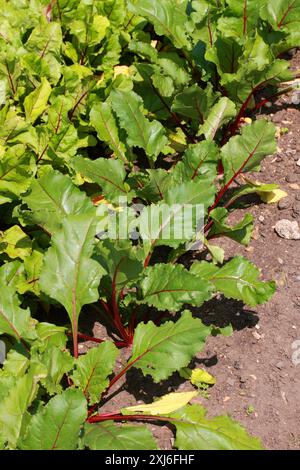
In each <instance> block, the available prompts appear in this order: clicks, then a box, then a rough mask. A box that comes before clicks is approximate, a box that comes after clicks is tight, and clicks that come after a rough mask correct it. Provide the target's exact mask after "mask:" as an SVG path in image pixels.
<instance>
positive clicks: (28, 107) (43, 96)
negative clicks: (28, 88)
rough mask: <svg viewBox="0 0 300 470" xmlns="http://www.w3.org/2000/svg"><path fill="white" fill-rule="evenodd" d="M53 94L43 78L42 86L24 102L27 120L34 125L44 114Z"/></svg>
mask: <svg viewBox="0 0 300 470" xmlns="http://www.w3.org/2000/svg"><path fill="white" fill-rule="evenodd" d="M50 94H51V86H50V84H49V82H48V80H47V79H46V78H45V77H42V79H41V84H40V85H39V86H38V87H37V88H36V89H35V90H34V91H33V92H32V93H30V94H29V95H27V96H26V98H25V100H24V109H25V114H26V119H27V120H28V121H30V122H31V123H34V122H35V121H36V119H37V118H38V117H39V116H40V115H41V114H43V112H44V111H45V109H46V107H47V102H48V99H49V96H50Z"/></svg>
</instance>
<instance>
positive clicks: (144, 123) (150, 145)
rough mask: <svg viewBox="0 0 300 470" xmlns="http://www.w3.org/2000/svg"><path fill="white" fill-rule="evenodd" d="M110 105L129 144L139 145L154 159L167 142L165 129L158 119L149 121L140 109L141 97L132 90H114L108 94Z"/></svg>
mask: <svg viewBox="0 0 300 470" xmlns="http://www.w3.org/2000/svg"><path fill="white" fill-rule="evenodd" d="M110 99H111V102H112V107H113V110H114V111H115V113H116V114H117V116H118V118H119V120H120V124H121V127H122V128H123V129H125V130H126V133H127V135H128V139H127V143H128V145H130V146H135V147H140V148H142V149H144V150H145V152H146V153H147V155H150V156H151V157H153V159H156V157H157V156H158V154H159V153H160V152H161V151H162V150H163V148H164V147H165V145H166V143H167V137H166V135H165V129H164V127H163V126H162V124H161V123H160V122H158V121H152V122H150V121H149V120H148V119H147V118H146V117H145V116H144V114H143V112H142V111H141V107H142V105H143V100H142V98H141V97H140V96H139V95H137V94H136V93H134V92H133V91H121V90H115V91H112V92H111V94H110Z"/></svg>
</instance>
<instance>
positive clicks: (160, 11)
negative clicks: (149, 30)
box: [128, 0, 189, 49]
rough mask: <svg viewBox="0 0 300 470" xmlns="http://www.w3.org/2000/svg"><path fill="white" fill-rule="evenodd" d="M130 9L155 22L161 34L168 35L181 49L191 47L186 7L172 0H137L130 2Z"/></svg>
mask: <svg viewBox="0 0 300 470" xmlns="http://www.w3.org/2000/svg"><path fill="white" fill-rule="evenodd" d="M128 9H129V11H131V12H133V13H135V14H136V15H140V16H143V17H145V18H147V20H148V21H149V22H150V23H152V24H153V26H154V29H155V32H156V33H157V34H158V35H159V36H163V35H164V36H167V37H168V38H169V39H170V40H171V42H173V44H174V46H175V47H178V48H179V49H181V48H183V47H185V48H188V47H189V41H188V39H187V31H186V29H185V24H186V23H187V21H188V17H187V15H186V13H185V9H184V8H182V7H181V6H180V4H176V3H174V2H173V1H172V0H164V2H160V1H159V0H153V1H152V0H137V1H135V2H133V1H129V2H128Z"/></svg>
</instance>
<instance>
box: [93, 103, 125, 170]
mask: <svg viewBox="0 0 300 470" xmlns="http://www.w3.org/2000/svg"><path fill="white" fill-rule="evenodd" d="M90 120H91V124H92V126H94V128H95V129H96V131H97V134H98V137H99V139H100V140H103V141H104V142H105V143H106V144H107V145H109V147H110V148H111V149H112V151H113V152H114V155H115V156H116V157H118V158H120V159H121V160H122V161H123V162H124V163H127V162H128V159H127V157H126V147H125V145H124V144H123V142H121V140H120V137H119V132H118V126H117V123H116V119H115V117H114V115H113V113H112V109H111V106H110V104H109V103H107V102H106V103H96V104H95V105H94V106H93V107H92V110H91V112H90Z"/></svg>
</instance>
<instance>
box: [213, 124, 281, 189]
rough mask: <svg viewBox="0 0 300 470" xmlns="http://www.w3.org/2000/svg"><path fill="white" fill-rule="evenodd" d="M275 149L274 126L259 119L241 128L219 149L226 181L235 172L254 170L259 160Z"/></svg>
mask: <svg viewBox="0 0 300 470" xmlns="http://www.w3.org/2000/svg"><path fill="white" fill-rule="evenodd" d="M275 150H276V141H275V126H274V124H272V123H271V122H268V121H265V120H259V121H256V122H254V123H253V124H251V125H249V126H245V127H243V129H242V134H241V135H237V136H235V137H232V138H231V139H230V140H229V142H228V143H227V144H226V145H224V147H222V149H221V155H222V162H223V166H224V172H225V181H226V183H227V182H228V181H230V180H231V178H233V177H234V176H235V175H236V174H238V173H241V172H246V171H250V170H255V168H256V167H257V166H258V165H259V163H260V162H261V160H262V159H263V158H264V157H265V156H266V155H270V154H272V153H273V152H275Z"/></svg>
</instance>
